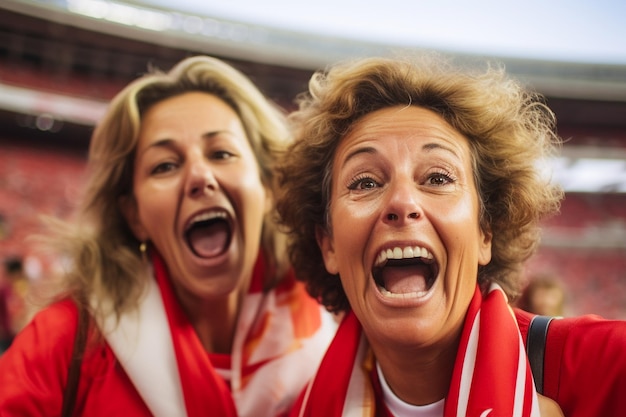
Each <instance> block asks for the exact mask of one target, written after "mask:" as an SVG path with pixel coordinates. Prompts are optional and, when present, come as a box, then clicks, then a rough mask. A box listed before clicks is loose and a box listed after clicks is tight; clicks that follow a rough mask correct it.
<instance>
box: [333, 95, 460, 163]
mask: <svg viewBox="0 0 626 417" xmlns="http://www.w3.org/2000/svg"><path fill="white" fill-rule="evenodd" d="M393 139H396V140H397V142H398V143H402V144H404V145H405V146H412V145H417V146H423V145H425V144H428V143H431V144H437V145H440V146H442V147H444V148H449V149H453V150H455V151H456V153H459V154H463V155H466V154H468V153H469V151H470V149H469V140H468V139H467V138H466V137H465V136H464V135H463V134H462V133H460V132H459V131H458V130H456V129H455V128H454V127H452V126H451V125H450V124H449V123H448V122H447V121H446V120H444V119H443V117H441V116H440V115H439V114H438V113H436V112H434V111H432V110H429V109H426V108H423V107H418V106H393V107H386V108H383V109H379V110H376V111H373V112H371V113H368V114H367V115H365V116H363V117H361V118H360V119H358V120H357V121H355V122H354V124H353V125H352V127H351V128H350V130H349V131H348V133H347V134H346V135H345V136H343V137H342V138H341V139H340V142H339V144H338V147H337V154H340V153H345V152H349V151H351V149H352V148H354V147H361V146H367V145H369V144H373V145H375V144H378V145H379V146H380V144H381V143H391V140H393ZM384 149H385V148H384V147H383V148H382V149H381V150H382V151H384Z"/></svg>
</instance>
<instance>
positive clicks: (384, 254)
mask: <svg viewBox="0 0 626 417" xmlns="http://www.w3.org/2000/svg"><path fill="white" fill-rule="evenodd" d="M411 258H423V259H428V260H432V259H434V258H433V254H432V253H430V252H428V250H426V248H421V247H419V246H407V247H405V248H400V247H395V248H393V249H386V250H383V251H381V252H380V254H378V257H377V258H376V266H380V265H382V264H384V263H385V262H386V261H387V259H411Z"/></svg>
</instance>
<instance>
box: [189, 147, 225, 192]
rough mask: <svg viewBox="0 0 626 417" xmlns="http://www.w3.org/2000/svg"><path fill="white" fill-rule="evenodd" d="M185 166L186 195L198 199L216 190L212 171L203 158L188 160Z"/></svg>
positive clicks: (216, 184) (215, 181) (216, 185)
mask: <svg viewBox="0 0 626 417" xmlns="http://www.w3.org/2000/svg"><path fill="white" fill-rule="evenodd" d="M187 164H188V175H187V186H186V189H187V190H186V191H187V195H189V196H191V197H198V196H200V195H203V194H204V193H206V192H207V191H210V190H213V191H214V190H216V189H217V187H218V182H217V179H216V177H215V172H214V169H213V167H212V166H211V165H210V164H209V162H208V161H207V160H206V159H205V158H204V157H194V158H190V159H189V160H188V161H187Z"/></svg>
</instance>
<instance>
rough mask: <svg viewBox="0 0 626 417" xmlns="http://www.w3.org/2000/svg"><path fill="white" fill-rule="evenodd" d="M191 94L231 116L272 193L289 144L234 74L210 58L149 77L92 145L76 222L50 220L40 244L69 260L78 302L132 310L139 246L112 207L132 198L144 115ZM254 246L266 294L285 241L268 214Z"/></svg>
mask: <svg viewBox="0 0 626 417" xmlns="http://www.w3.org/2000/svg"><path fill="white" fill-rule="evenodd" d="M191 91H201V92H206V93H209V94H212V95H214V96H216V97H218V98H220V99H221V100H223V101H224V102H225V103H227V104H228V105H229V106H230V107H232V109H233V110H234V111H235V112H236V113H237V115H238V116H239V118H240V119H241V122H242V124H243V127H244V129H245V131H246V134H247V138H248V140H249V142H250V145H251V146H252V149H253V151H254V153H255V155H256V158H257V161H258V164H259V167H260V176H261V180H262V182H263V184H264V185H265V186H267V188H268V190H269V191H270V193H271V192H273V189H272V186H273V183H274V163H275V161H276V160H277V158H278V157H279V155H280V154H281V153H282V152H283V151H284V149H285V147H286V145H287V143H288V140H289V137H290V136H289V132H288V130H287V126H286V123H285V115H284V113H283V112H282V111H281V110H280V109H279V107H277V106H275V105H274V104H273V103H271V102H270V101H268V100H267V99H266V98H265V97H264V96H263V94H262V93H261V92H260V91H259V90H258V89H257V87H256V86H255V85H254V84H253V83H252V82H251V81H250V80H249V79H248V78H247V77H246V76H245V75H243V74H242V73H241V72H239V71H238V70H236V69H235V68H233V67H231V66H230V65H228V64H226V63H225V62H222V61H220V60H218V59H215V58H212V57H207V56H196V57H190V58H187V59H185V60H183V61H181V62H180V63H178V64H177V65H176V66H175V67H174V68H172V69H171V70H170V71H169V72H167V73H165V72H162V71H159V70H151V71H150V72H149V73H148V74H146V75H144V76H142V77H140V78H138V79H137V80H135V81H134V82H132V83H130V84H129V85H128V86H127V87H126V88H124V89H123V90H122V91H121V92H120V93H119V94H117V96H116V97H115V98H114V99H113V100H112V102H111V104H110V106H109V108H108V110H107V112H106V114H105V115H104V117H103V119H102V120H101V122H100V123H99V124H98V125H97V127H96V129H95V131H94V133H93V136H92V138H91V143H90V149H89V159H88V173H89V177H88V179H87V183H86V189H85V195H84V200H83V202H82V205H81V206H80V208H79V209H78V212H77V213H76V218H75V219H73V220H72V221H70V222H61V221H58V220H57V221H54V222H53V224H52V228H53V230H54V231H55V232H56V234H55V235H54V237H47V238H44V241H45V242H46V243H48V244H51V245H53V246H54V248H55V249H56V252H57V253H60V254H61V255H62V256H63V257H66V258H68V259H69V260H70V262H69V263H70V265H71V266H70V268H69V270H68V271H67V273H66V274H65V275H64V276H63V280H64V284H63V288H64V290H65V293H66V294H67V293H68V292H69V293H70V294H73V295H74V296H75V297H76V296H77V295H78V296H80V298H81V299H83V300H86V299H91V300H94V299H95V300H102V299H107V300H110V301H112V307H113V309H114V312H115V313H116V314H117V315H119V314H120V313H121V312H123V311H124V310H126V309H130V308H133V307H135V306H136V304H137V301H138V297H139V296H140V294H141V290H142V288H143V286H144V284H145V282H146V280H147V279H148V275H147V268H146V263H145V260H143V259H142V255H141V253H140V250H139V245H140V242H139V241H137V239H136V238H135V237H134V235H133V234H132V232H131V230H130V229H129V227H128V225H127V223H126V221H125V220H124V216H123V215H122V212H121V211H120V207H119V201H120V199H121V198H124V197H126V196H129V195H131V194H132V192H133V190H132V178H133V169H134V167H133V164H134V157H135V150H136V147H137V142H138V134H139V130H140V127H141V123H142V116H143V114H144V113H145V112H146V110H147V109H149V108H150V107H151V106H152V105H154V104H156V103H158V102H160V101H163V100H165V99H167V98H170V97H173V96H177V95H180V94H183V93H186V92H191ZM261 239H262V248H263V250H264V251H265V255H266V259H267V261H268V262H267V263H268V271H267V272H268V275H269V276H268V277H267V281H266V286H267V287H271V286H273V285H275V284H276V282H277V281H278V280H279V279H280V278H281V277H282V276H283V274H284V272H285V271H286V269H287V268H288V260H287V256H286V254H285V253H286V249H285V247H286V239H285V237H284V235H283V234H281V233H280V232H279V230H278V227H277V225H276V222H275V214H274V213H270V214H268V215H267V216H266V218H265V219H264V224H263V233H262V238H261ZM76 298H77V299H78V298H79V297H76Z"/></svg>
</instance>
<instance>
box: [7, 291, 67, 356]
mask: <svg viewBox="0 0 626 417" xmlns="http://www.w3.org/2000/svg"><path fill="white" fill-rule="evenodd" d="M77 324H78V308H77V306H76V304H75V303H74V302H73V301H71V300H69V299H66V300H62V301H59V302H56V303H54V304H51V305H50V306H48V307H45V308H44V309H42V310H41V311H39V312H38V313H37V314H35V316H34V317H33V319H32V320H31V322H30V323H29V324H28V325H27V326H26V327H25V328H24V329H23V330H22V331H21V332H20V333H19V334H18V335H17V337H16V338H15V341H14V342H13V345H12V346H11V349H10V351H11V350H14V349H17V350H22V351H24V353H26V352H30V354H32V355H36V354H37V352H40V353H41V354H42V355H55V357H57V358H58V357H59V356H58V354H59V353H62V352H61V351H66V353H67V357H68V358H69V354H70V349H71V346H72V344H73V340H74V336H75V334H76V329H77ZM62 356H64V355H62Z"/></svg>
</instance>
